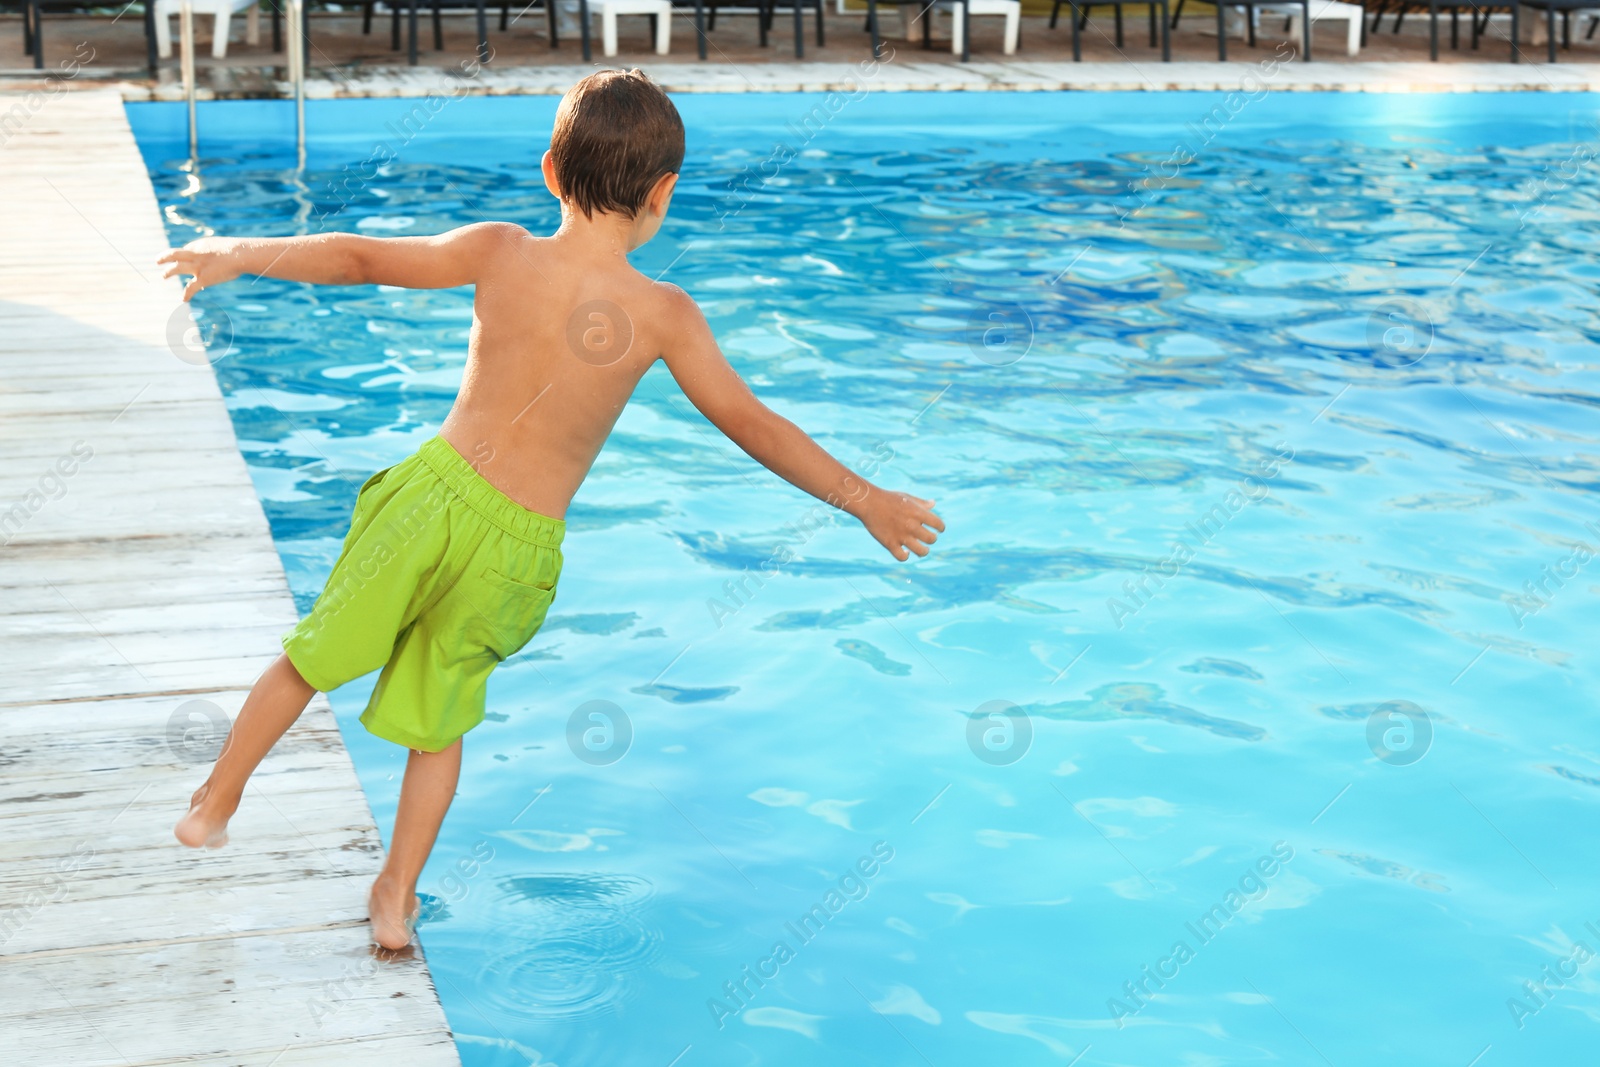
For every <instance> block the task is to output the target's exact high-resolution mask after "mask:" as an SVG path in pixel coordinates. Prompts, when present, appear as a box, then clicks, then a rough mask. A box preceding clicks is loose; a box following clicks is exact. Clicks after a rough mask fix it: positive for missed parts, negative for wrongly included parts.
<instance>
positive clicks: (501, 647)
mask: <svg viewBox="0 0 1600 1067" xmlns="http://www.w3.org/2000/svg"><path fill="white" fill-rule="evenodd" d="M483 583H484V589H485V591H486V593H487V594H488V595H487V596H486V598H485V599H488V600H491V601H493V604H492V606H491V605H488V604H486V605H484V607H485V610H487V611H490V612H492V616H491V617H490V618H486V619H482V620H480V621H481V622H483V623H485V624H487V625H486V626H485V627H484V633H483V644H484V646H485V647H486V648H488V649H489V651H490V652H493V653H494V655H495V658H496V659H500V660H505V659H509V658H511V657H512V656H514V655H516V654H517V653H518V652H520V651H522V649H523V647H524V646H525V645H527V643H528V642H529V641H531V640H533V636H534V634H536V633H538V632H539V627H541V626H543V625H544V618H545V615H546V614H548V613H549V611H550V603H551V601H553V600H555V596H556V590H555V581H554V580H552V581H551V582H550V583H549V584H548V585H544V584H537V583H533V582H525V581H522V580H520V579H517V578H512V577H510V576H509V575H506V574H502V573H500V572H499V571H496V570H486V571H484V572H483Z"/></svg>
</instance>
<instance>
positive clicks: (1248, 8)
mask: <svg viewBox="0 0 1600 1067" xmlns="http://www.w3.org/2000/svg"><path fill="white" fill-rule="evenodd" d="M1244 26H1245V39H1246V41H1247V42H1248V43H1249V45H1250V47H1251V48H1254V47H1255V46H1256V8H1255V5H1254V4H1246V5H1245V6H1244Z"/></svg>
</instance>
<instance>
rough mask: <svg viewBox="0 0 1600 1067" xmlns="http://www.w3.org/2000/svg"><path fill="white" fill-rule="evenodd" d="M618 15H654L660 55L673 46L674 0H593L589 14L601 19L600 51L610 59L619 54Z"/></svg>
mask: <svg viewBox="0 0 1600 1067" xmlns="http://www.w3.org/2000/svg"><path fill="white" fill-rule="evenodd" d="M618 15H654V16H655V17H656V55H658V56H664V55H666V54H667V52H668V50H669V49H670V48H671V47H672V0H589V17H590V18H591V19H593V18H599V20H600V51H601V53H602V54H603V55H605V56H606V57H607V58H609V57H611V56H614V55H616V54H617V16H618Z"/></svg>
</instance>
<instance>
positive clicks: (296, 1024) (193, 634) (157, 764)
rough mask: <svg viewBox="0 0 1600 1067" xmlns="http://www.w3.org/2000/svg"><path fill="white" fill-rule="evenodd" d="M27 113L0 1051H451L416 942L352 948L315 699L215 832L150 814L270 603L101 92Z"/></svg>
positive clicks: (324, 729) (374, 851)
mask: <svg viewBox="0 0 1600 1067" xmlns="http://www.w3.org/2000/svg"><path fill="white" fill-rule="evenodd" d="M16 99H18V98H16V97H4V98H0V105H3V104H8V103H10V102H11V101H14V100H16ZM35 104H36V105H37V106H34V105H35ZM3 109H4V108H3V107H0V110H3ZM26 112H27V113H26V115H25V117H24V120H23V121H22V122H20V123H16V122H13V123H11V124H8V125H7V126H6V127H5V128H4V129H3V130H0V202H3V203H4V204H5V205H6V207H5V210H4V211H3V212H0V456H3V458H4V462H0V546H3V547H0V855H3V856H4V863H3V864H0V1063H3V1064H6V1065H8V1067H9V1065H16V1067H24V1065H26V1067H56V1065H60V1067H94V1065H102V1064H104V1065H117V1067H136V1065H151V1064H172V1063H183V1064H215V1065H219V1067H220V1065H223V1064H228V1065H249V1067H268V1065H273V1067H303V1065H304V1067H309V1065H313V1064H317V1065H325V1064H329V1063H338V1064H341V1065H344V1067H360V1065H367V1064H371V1065H378V1064H384V1065H386V1067H387V1065H393V1064H403V1065H405V1067H446V1065H454V1064H457V1063H458V1062H459V1061H458V1059H457V1056H456V1051H455V1046H454V1043H453V1041H452V1039H451V1036H450V1031H449V1027H448V1025H447V1024H446V1022H445V1018H444V1013H443V1011H442V1010H441V1008H440V1006H439V1002H438V998H437V996H436V995H435V992H434V988H433V983H432V981H431V979H430V978H429V975H428V971H427V967H426V964H424V963H423V961H422V960H421V959H420V958H407V959H402V960H398V961H380V960H377V959H376V958H374V957H373V955H372V954H371V952H370V951H369V949H368V935H367V926H366V921H365V915H366V907H365V896H366V890H367V887H368V885H369V883H370V881H371V879H372V877H373V875H374V874H375V873H376V872H377V870H378V867H379V865H380V862H381V848H380V844H379V839H378V834H377V830H376V828H375V827H374V825H373V821H372V814H371V812H370V811H369V810H368V807H367V801H366V798H365V796H364V795H363V794H362V792H361V789H360V786H359V784H358V783H357V780H356V776H355V772H354V769H353V768H352V767H351V764H350V758H349V756H348V754H347V753H346V752H345V749H344V745H343V743H342V742H341V740H340V737H339V732H338V730H337V728H336V727H335V724H334V721H333V716H332V713H331V712H330V711H329V709H328V706H327V704H326V702H325V701H323V700H322V698H320V697H319V698H318V699H317V700H316V701H315V702H314V703H313V704H312V706H311V709H310V710H309V711H308V712H307V714H306V715H305V716H304V717H303V719H302V720H301V722H300V723H299V724H298V725H297V726H296V727H295V728H294V729H293V730H291V731H290V733H289V735H288V737H287V738H286V739H285V743H284V744H283V745H282V746H280V748H279V749H278V750H277V751H275V752H274V753H273V754H272V755H271V756H269V757H268V758H267V761H266V763H265V764H264V765H263V766H262V772H261V774H260V775H259V776H258V777H257V779H256V780H255V782H254V783H253V784H252V787H251V789H250V790H249V791H248V792H247V793H246V795H245V801H244V805H243V806H242V808H241V809H240V812H239V815H238V817H237V818H236V819H235V821H234V827H233V836H234V842H235V843H234V844H232V845H230V846H229V847H228V848H226V849H223V850H221V851H220V852H211V853H194V852H190V851H188V850H186V849H184V848H182V847H181V846H179V845H178V844H177V843H176V842H175V841H174V840H173V839H172V832H171V827H172V823H173V820H174V819H175V817H176V816H177V815H178V814H179V813H181V812H182V810H183V808H184V805H185V803H186V800H187V797H188V795H189V793H190V792H191V791H192V790H193V789H194V788H195V787H196V786H197V785H199V783H200V781H201V780H202V779H203V778H204V775H205V771H206V767H207V766H208V761H209V758H210V757H211V756H212V755H213V754H214V751H215V748H216V746H217V745H219V744H220V742H221V738H222V735H223V734H224V733H225V731H226V721H225V719H224V718H223V716H224V715H226V716H231V715H233V714H234V713H236V712H237V711H238V708H239V705H240V703H241V702H242V701H243V698H244V691H245V689H246V687H248V686H249V685H250V683H251V682H252V681H253V680H254V679H255V677H256V676H257V674H258V673H259V672H260V671H261V670H262V668H264V667H265V666H266V664H267V663H268V662H269V661H270V660H271V658H272V657H273V656H274V655H275V654H276V652H277V650H278V635H279V634H280V633H281V632H282V631H283V630H284V629H285V628H286V627H287V626H289V625H290V624H292V622H293V620H294V618H295V609H294V604H293V602H292V601H291V599H290V596H289V590H288V586H287V584H286V582H285V580H284V574H283V570H282V567H281V565H280V564H279V561H278V557H277V554H276V552H275V551H274V549H273V546H272V541H271V538H270V536H269V533H268V529H267V523H266V518H265V516H264V515H263V514H262V510H261V505H260V503H259V502H258V501H257V499H256V495H255V491H254V489H253V488H252V486H251V483H250V478H249V475H248V473H247V471H246V469H245V465H244V462H243V460H242V459H241V458H240V455H239V451H238V447H237V444H236V442H235V440H234V436H233V427H232V425H231V423H230V422H229V419H228V414H227V412H226V410H225V409H224V407H223V403H222V397H221V395H220V393H219V392H218V388H217V383H216V380H215V378H214V376H213V374H212V372H211V369H210V367H209V365H207V364H206V362H205V360H204V357H203V356H191V358H193V359H195V360H196V362H185V361H184V360H182V359H180V358H178V357H177V355H175V351H180V352H185V353H187V352H188V349H187V347H186V344H185V336H184V330H183V327H184V325H185V324H186V322H187V311H186V310H184V309H182V307H181V304H180V302H179V295H178V294H179V289H178V286H177V284H176V283H175V282H173V281H162V280H161V277H160V270H159V269H158V268H156V267H155V265H154V259H155V258H156V256H158V255H159V254H160V253H161V252H162V251H163V250H164V249H165V248H166V238H165V235H164V233H163V229H162V224H161V216H160V213H159V209H158V207H157V204H156V200H155V196H154V193H153V191H152V189H151V186H150V182H149V180H148V178H147V177H146V174H145V169H144V164H143V162H142V161H141V160H140V157H139V152H138V149H137V148H136V147H135V145H134V140H133V136H132V134H131V133H130V132H129V130H128V124H127V121H126V119H125V117H124V114H123V108H122V100H121V97H120V95H119V94H118V93H116V92H114V91H104V90H102V91H98V92H61V93H57V94H54V95H48V96H44V97H42V98H41V99H39V100H37V101H32V102H29V103H28V105H27V107H26ZM175 314H177V315H178V316H179V318H178V325H177V326H174V325H173V322H174V315H175Z"/></svg>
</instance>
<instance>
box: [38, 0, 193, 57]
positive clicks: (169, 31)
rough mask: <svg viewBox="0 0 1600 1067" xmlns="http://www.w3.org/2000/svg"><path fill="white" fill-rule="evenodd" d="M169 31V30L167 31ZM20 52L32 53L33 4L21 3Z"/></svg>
mask: <svg viewBox="0 0 1600 1067" xmlns="http://www.w3.org/2000/svg"><path fill="white" fill-rule="evenodd" d="M167 32H168V33H171V32H172V31H171V30H168V31H167ZM22 54H23V55H25V56H31V55H33V6H32V5H31V4H23V5H22Z"/></svg>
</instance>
